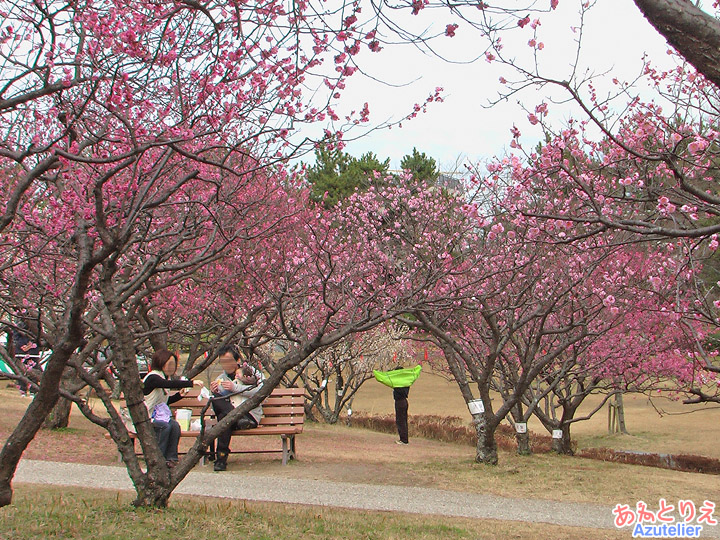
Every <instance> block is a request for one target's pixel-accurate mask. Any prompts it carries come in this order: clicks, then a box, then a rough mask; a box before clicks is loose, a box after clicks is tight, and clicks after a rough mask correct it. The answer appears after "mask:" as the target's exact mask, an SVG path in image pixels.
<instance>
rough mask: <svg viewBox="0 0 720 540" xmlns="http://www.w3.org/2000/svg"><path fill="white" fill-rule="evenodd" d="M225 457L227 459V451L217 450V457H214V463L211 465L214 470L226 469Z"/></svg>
mask: <svg viewBox="0 0 720 540" xmlns="http://www.w3.org/2000/svg"><path fill="white" fill-rule="evenodd" d="M227 459H228V453H227V452H218V453H217V457H216V459H215V465H214V466H213V470H214V471H216V472H222V471H226V470H227Z"/></svg>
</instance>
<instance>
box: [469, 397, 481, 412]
mask: <svg viewBox="0 0 720 540" xmlns="http://www.w3.org/2000/svg"><path fill="white" fill-rule="evenodd" d="M468 409H470V414H482V413H484V412H485V404H484V403H483V401H482V399H473V400H472V401H468Z"/></svg>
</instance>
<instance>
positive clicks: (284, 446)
mask: <svg viewBox="0 0 720 540" xmlns="http://www.w3.org/2000/svg"><path fill="white" fill-rule="evenodd" d="M280 438H281V439H282V453H283V457H282V464H283V465H287V464H288V454H289V453H290V452H289V451H288V440H287V435H280Z"/></svg>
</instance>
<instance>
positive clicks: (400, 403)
mask: <svg viewBox="0 0 720 540" xmlns="http://www.w3.org/2000/svg"><path fill="white" fill-rule="evenodd" d="M421 371H422V367H421V366H415V367H413V368H407V369H405V368H403V367H402V366H397V367H396V368H395V369H393V370H391V371H379V370H377V369H374V370H373V375H374V376H375V379H376V380H377V381H378V382H379V383H382V384H384V385H385V386H389V387H390V388H392V389H393V398H394V399H395V425H396V426H397V430H398V436H399V437H400V440H398V441H396V443H397V444H408V443H409V441H408V395H410V385H412V383H414V382H415V381H416V380H417V378H418V377H419V376H420V372H421Z"/></svg>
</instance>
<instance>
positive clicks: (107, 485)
mask: <svg viewBox="0 0 720 540" xmlns="http://www.w3.org/2000/svg"><path fill="white" fill-rule="evenodd" d="M15 481H16V482H22V483H31V484H54V485H64V486H78V487H95V488H104V489H113V490H132V489H133V486H132V483H131V481H130V478H129V477H128V475H127V472H126V470H125V468H123V467H119V466H101V465H84V464H77V463H57V462H50V461H34V460H27V459H26V460H22V461H21V462H20V466H19V467H18V471H17V474H16V476H15ZM174 493H178V494H182V495H201V496H209V497H226V498H230V499H245V500H252V501H266V502H280V503H292V504H310V505H319V506H336V507H342V508H354V509H363V510H386V511H392V512H409V513H415V514H434V515H442V516H457V517H467V518H492V519H500V520H509V521H523V522H531V523H538V522H540V523H551V524H556V525H569V526H575V527H592V528H598V529H613V528H614V526H613V515H612V507H609V506H607V507H606V506H600V505H593V504H582V503H560V502H555V501H545V500H539V499H511V498H506V497H498V496H495V495H483V494H476V493H461V492H455V491H445V490H440V489H430V488H420V487H403V486H383V485H370V484H349V483H341V482H327V481H323V480H303V479H293V478H278V477H273V476H254V475H246V474H243V475H239V474H233V473H223V474H220V473H212V472H194V471H193V472H191V473H190V474H189V475H188V476H187V477H186V478H185V479H184V480H183V481H182V483H181V484H180V485H179V486H178V487H177V489H176V490H175V492H174ZM618 498H619V499H622V497H621V496H619V497H618ZM716 517H717V516H716ZM626 530H627V532H628V538H630V537H631V536H632V531H631V529H626ZM702 536H703V537H714V538H720V527H704V528H703V534H702Z"/></svg>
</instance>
